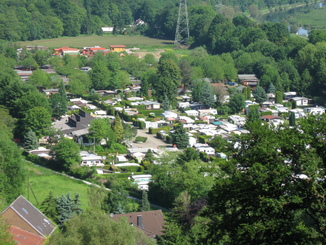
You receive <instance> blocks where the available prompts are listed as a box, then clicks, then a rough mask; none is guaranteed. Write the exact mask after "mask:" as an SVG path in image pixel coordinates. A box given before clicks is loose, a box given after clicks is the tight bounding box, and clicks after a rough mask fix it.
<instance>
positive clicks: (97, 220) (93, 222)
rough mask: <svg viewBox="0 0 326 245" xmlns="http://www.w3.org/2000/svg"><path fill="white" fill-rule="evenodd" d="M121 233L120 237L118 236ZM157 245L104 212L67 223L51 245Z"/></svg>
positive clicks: (80, 217)
mask: <svg viewBox="0 0 326 245" xmlns="http://www.w3.org/2000/svg"><path fill="white" fill-rule="evenodd" d="M117 232H119V235H117ZM76 243H78V244H85V245H88V244H108V245H111V244H112V245H114V244H148V245H150V244H155V242H154V240H153V239H150V238H147V237H145V235H144V234H143V233H142V232H141V231H138V230H137V229H136V228H135V227H134V226H131V225H130V224H129V223H128V222H127V221H126V220H124V219H122V220H120V221H118V222H117V221H115V220H113V219H112V218H111V217H110V216H109V215H108V214H107V213H105V212H103V211H94V210H92V211H86V212H83V213H82V214H81V215H77V216H74V217H73V218H71V219H70V220H68V221H67V223H66V229H65V230H64V231H63V232H62V233H56V234H54V235H53V236H52V237H51V238H50V240H49V244H51V245H61V244H62V245H63V244H76Z"/></svg>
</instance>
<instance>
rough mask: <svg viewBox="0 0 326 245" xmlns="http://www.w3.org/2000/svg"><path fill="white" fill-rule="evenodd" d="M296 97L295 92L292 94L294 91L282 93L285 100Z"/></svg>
mask: <svg viewBox="0 0 326 245" xmlns="http://www.w3.org/2000/svg"><path fill="white" fill-rule="evenodd" d="M296 96H297V92H294V91H292V92H285V93H284V97H285V98H286V99H290V98H294V97H296Z"/></svg>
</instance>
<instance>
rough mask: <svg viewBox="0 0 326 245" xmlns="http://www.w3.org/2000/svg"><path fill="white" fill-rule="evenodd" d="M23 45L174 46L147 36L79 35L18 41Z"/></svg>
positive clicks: (54, 46)
mask: <svg viewBox="0 0 326 245" xmlns="http://www.w3.org/2000/svg"><path fill="white" fill-rule="evenodd" d="M17 44H18V45H21V46H32V45H38V46H45V47H48V48H57V47H64V46H69V47H73V48H82V47H93V46H101V47H109V45H126V46H127V47H146V46H148V47H155V46H157V47H163V46H172V45H173V41H172V40H164V39H158V38H150V37H145V36H113V35H104V36H95V35H93V36H78V37H61V38H54V39H43V40H35V41H25V42H17Z"/></svg>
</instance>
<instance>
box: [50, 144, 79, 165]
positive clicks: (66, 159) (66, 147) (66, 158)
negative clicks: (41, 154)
mask: <svg viewBox="0 0 326 245" xmlns="http://www.w3.org/2000/svg"><path fill="white" fill-rule="evenodd" d="M53 152H54V156H55V161H56V162H57V166H58V168H59V169H61V170H68V171H69V170H71V168H72V167H73V166H74V165H79V164H80V162H81V157H80V146H79V145H78V144H77V143H75V142H74V141H73V140H71V139H66V138H63V139H61V140H60V141H59V143H57V144H56V145H55V147H54V148H53Z"/></svg>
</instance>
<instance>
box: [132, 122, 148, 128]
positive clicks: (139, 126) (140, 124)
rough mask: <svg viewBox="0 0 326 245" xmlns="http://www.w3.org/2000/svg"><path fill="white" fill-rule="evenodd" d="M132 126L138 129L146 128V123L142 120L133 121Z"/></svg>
mask: <svg viewBox="0 0 326 245" xmlns="http://www.w3.org/2000/svg"><path fill="white" fill-rule="evenodd" d="M134 126H136V127H137V128H140V129H144V128H146V123H145V122H144V121H138V120H137V121H134Z"/></svg>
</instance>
